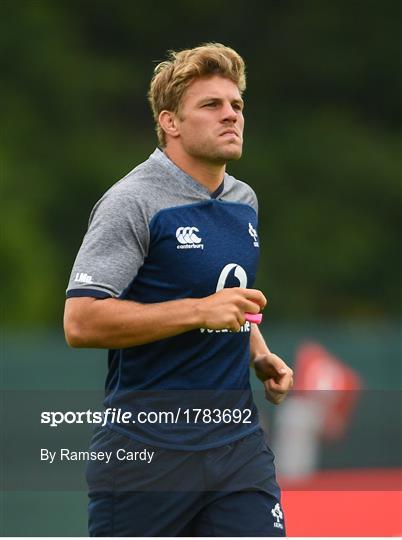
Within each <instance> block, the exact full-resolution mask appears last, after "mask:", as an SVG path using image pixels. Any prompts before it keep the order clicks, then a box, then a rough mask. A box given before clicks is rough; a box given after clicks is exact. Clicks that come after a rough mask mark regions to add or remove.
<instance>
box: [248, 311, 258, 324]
mask: <svg viewBox="0 0 402 540" xmlns="http://www.w3.org/2000/svg"><path fill="white" fill-rule="evenodd" d="M244 315H245V317H246V321H248V322H251V323H255V324H260V323H261V321H262V313H245V314H244Z"/></svg>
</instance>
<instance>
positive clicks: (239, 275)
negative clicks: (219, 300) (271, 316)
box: [200, 263, 251, 334]
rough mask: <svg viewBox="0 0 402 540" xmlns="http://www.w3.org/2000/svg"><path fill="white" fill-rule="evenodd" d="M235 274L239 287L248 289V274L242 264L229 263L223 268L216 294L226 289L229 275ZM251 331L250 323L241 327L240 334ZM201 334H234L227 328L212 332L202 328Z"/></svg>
mask: <svg viewBox="0 0 402 540" xmlns="http://www.w3.org/2000/svg"><path fill="white" fill-rule="evenodd" d="M232 272H233V275H234V277H235V278H236V279H237V281H238V282H239V285H238V286H239V287H241V288H243V289H245V288H247V273H246V271H245V270H244V268H243V267H242V266H240V264H237V263H229V264H227V265H226V266H224V267H223V269H222V270H221V273H220V274H219V277H218V283H217V284H216V292H218V291H220V290H222V289H224V288H225V287H226V282H227V280H228V277H229V274H231V273H232ZM250 331H251V325H250V323H249V322H248V321H246V322H245V323H244V325H243V326H241V327H240V332H250ZM200 332H201V334H204V333H206V334H221V333H227V332H229V333H232V331H231V330H228V329H226V328H224V329H222V330H211V328H200Z"/></svg>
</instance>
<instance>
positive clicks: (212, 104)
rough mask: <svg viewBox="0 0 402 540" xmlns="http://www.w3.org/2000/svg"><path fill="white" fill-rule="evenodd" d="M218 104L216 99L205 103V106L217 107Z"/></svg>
mask: <svg viewBox="0 0 402 540" xmlns="http://www.w3.org/2000/svg"><path fill="white" fill-rule="evenodd" d="M216 105H217V103H216V101H210V102H209V103H205V105H204V107H216Z"/></svg>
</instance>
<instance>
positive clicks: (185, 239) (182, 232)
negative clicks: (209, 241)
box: [176, 227, 204, 249]
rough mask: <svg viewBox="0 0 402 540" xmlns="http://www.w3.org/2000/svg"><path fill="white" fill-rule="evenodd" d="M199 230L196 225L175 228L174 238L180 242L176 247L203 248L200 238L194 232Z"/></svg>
mask: <svg viewBox="0 0 402 540" xmlns="http://www.w3.org/2000/svg"><path fill="white" fill-rule="evenodd" d="M199 232H200V231H199V229H197V227H179V228H178V229H177V230H176V238H177V241H178V242H179V244H180V245H178V246H177V249H191V248H193V249H204V244H202V243H201V242H202V238H200V237H199V236H197V234H196V233H199Z"/></svg>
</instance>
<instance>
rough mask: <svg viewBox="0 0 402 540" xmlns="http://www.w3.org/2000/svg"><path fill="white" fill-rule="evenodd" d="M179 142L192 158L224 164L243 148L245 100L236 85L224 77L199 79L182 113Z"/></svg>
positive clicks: (190, 87) (237, 154) (181, 107)
mask: <svg viewBox="0 0 402 540" xmlns="http://www.w3.org/2000/svg"><path fill="white" fill-rule="evenodd" d="M177 117H178V124H177V125H178V130H179V142H180V143H181V145H182V147H183V149H184V150H185V151H186V152H187V153H188V154H189V155H191V156H192V157H195V158H199V159H202V160H204V161H207V162H208V161H209V162H211V163H217V164H224V163H226V161H228V160H230V159H239V158H240V157H241V154H242V146H243V128H244V117H243V100H242V99H241V96H240V92H239V89H238V88H237V86H236V84H235V83H234V82H233V81H231V80H230V79H227V78H225V77H221V76H220V75H211V76H208V77H201V78H198V79H195V80H194V81H193V82H192V83H191V84H190V86H189V87H188V88H187V91H186V92H185V94H184V96H183V98H182V101H181V104H180V108H179V111H178V115H177Z"/></svg>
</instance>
